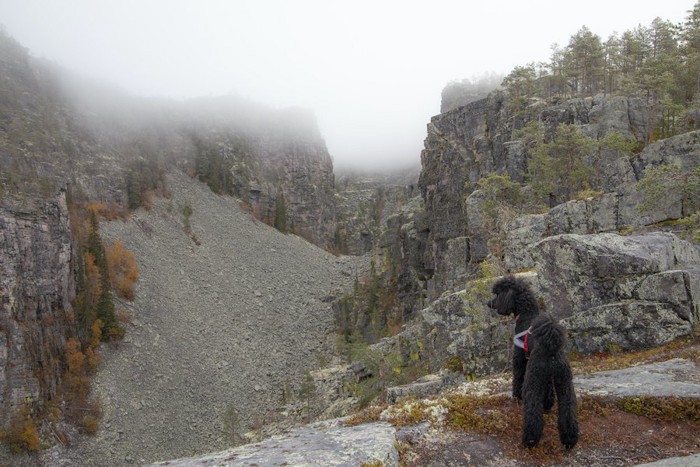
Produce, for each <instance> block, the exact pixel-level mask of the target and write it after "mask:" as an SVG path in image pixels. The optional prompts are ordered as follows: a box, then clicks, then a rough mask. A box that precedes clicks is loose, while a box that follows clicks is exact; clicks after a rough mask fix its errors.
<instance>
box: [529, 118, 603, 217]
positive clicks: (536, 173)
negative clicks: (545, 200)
mask: <svg viewBox="0 0 700 467" xmlns="http://www.w3.org/2000/svg"><path fill="white" fill-rule="evenodd" d="M595 147H596V144H595V140H593V139H592V138H589V137H587V136H585V135H583V134H582V133H581V130H580V128H579V127H578V126H577V125H566V124H563V123H562V124H560V125H559V126H558V127H557V131H556V135H555V138H554V140H552V141H551V142H549V143H540V144H538V145H537V146H536V147H535V149H534V150H533V157H532V160H531V162H530V166H529V171H530V180H531V184H532V186H533V188H534V189H535V191H536V193H537V194H539V195H540V196H549V197H550V202H549V204H550V205H551V204H553V201H556V199H557V198H558V197H559V196H558V195H559V193H560V191H561V190H558V189H557V187H558V186H562V187H565V190H566V191H565V195H566V199H573V198H574V196H575V195H576V193H577V192H578V191H579V190H581V189H584V188H588V187H589V184H590V178H591V168H590V167H589V166H587V165H586V164H585V162H584V157H586V156H587V155H589V154H590V153H591V152H592V151H593V150H594V149H595Z"/></svg>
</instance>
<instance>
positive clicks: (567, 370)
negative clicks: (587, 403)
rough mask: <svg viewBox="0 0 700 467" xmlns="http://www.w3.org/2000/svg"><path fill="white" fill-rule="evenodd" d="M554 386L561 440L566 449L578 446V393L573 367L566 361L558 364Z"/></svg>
mask: <svg viewBox="0 0 700 467" xmlns="http://www.w3.org/2000/svg"><path fill="white" fill-rule="evenodd" d="M554 386H555V388H556V391H557V406H558V409H559V414H558V415H559V420H558V422H557V426H558V428H559V440H560V441H561V444H563V445H564V447H565V448H566V449H571V448H573V447H574V446H576V443H577V442H578V437H579V429H578V419H577V418H576V392H575V391H574V384H573V382H572V374H571V367H570V366H569V362H567V361H566V360H563V359H562V360H560V361H559V362H558V363H557V371H556V372H555V374H554Z"/></svg>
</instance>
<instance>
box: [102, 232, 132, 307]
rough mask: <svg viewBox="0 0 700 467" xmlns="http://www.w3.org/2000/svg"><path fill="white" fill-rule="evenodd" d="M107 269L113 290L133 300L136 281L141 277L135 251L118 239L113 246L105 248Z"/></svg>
mask: <svg viewBox="0 0 700 467" xmlns="http://www.w3.org/2000/svg"><path fill="white" fill-rule="evenodd" d="M105 254H106V256H107V270H108V271H109V280H110V281H111V282H112V288H113V290H114V291H115V292H116V293H117V294H118V295H119V296H121V297H123V298H125V299H127V300H133V299H134V297H135V295H136V293H135V287H136V281H138V279H139V267H138V264H136V257H135V256H134V253H133V252H131V251H129V250H127V249H126V248H124V244H123V243H122V242H121V241H119V240H117V241H116V242H115V243H114V245H112V246H111V247H109V246H108V247H106V248H105Z"/></svg>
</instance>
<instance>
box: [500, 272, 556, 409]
mask: <svg viewBox="0 0 700 467" xmlns="http://www.w3.org/2000/svg"><path fill="white" fill-rule="evenodd" d="M491 291H492V292H493V293H495V294H496V298H494V299H493V300H491V301H489V302H488V306H489V307H490V308H493V309H495V310H496V311H497V312H498V314H500V315H504V316H507V315H510V314H512V315H514V318H515V334H518V333H521V332H523V331H524V330H526V329H527V328H529V327H530V324H531V323H532V320H533V319H535V318H536V317H537V315H538V314H539V307H538V306H537V301H536V300H535V295H534V294H533V293H532V290H530V286H528V285H527V283H526V282H525V281H523V280H522V279H518V278H515V277H513V276H506V277H504V278H502V279H500V280H498V281H497V282H496V283H495V284H494V285H493V288H492V289H491ZM526 366H527V356H526V355H525V351H524V350H523V349H521V348H520V347H515V346H514V347H513V397H514V398H515V399H517V400H520V399H522V397H523V396H522V392H523V381H524V379H525V368H526ZM553 404H554V392H552V400H551V402H550V403H549V407H547V410H549V409H551V408H552V405H553Z"/></svg>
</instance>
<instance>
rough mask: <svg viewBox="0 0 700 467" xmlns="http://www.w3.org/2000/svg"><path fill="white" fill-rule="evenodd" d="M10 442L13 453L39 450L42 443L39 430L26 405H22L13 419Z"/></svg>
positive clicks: (9, 434) (9, 436) (9, 435)
mask: <svg viewBox="0 0 700 467" xmlns="http://www.w3.org/2000/svg"><path fill="white" fill-rule="evenodd" d="M8 441H9V444H10V449H11V450H12V451H13V452H20V451H38V450H39V448H40V442H41V439H40V438H39V430H37V427H36V424H35V423H34V419H32V415H31V413H30V412H29V407H27V406H26V405H22V406H21V407H20V408H19V410H18V411H17V413H16V414H15V415H14V417H12V425H11V428H10V432H9V433H8Z"/></svg>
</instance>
